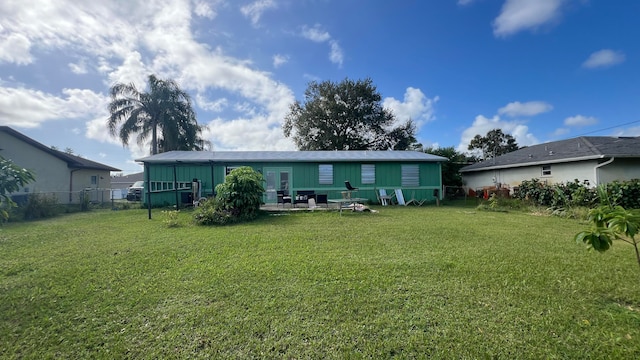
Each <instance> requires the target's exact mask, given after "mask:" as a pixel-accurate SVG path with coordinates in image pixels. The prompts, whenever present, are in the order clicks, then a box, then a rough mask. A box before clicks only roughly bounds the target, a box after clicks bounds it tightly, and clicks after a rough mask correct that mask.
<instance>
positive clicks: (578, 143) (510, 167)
mask: <svg viewBox="0 0 640 360" xmlns="http://www.w3.org/2000/svg"><path fill="white" fill-rule="evenodd" d="M460 173H461V174H462V180H463V183H464V184H465V186H466V188H467V189H468V191H470V192H477V191H478V189H488V188H493V187H495V188H498V189H499V188H508V189H513V188H514V187H516V186H518V185H520V183H521V182H522V181H523V180H531V179H534V178H536V179H539V180H540V181H542V182H546V183H547V184H554V183H567V182H573V181H575V180H576V179H577V180H578V181H580V182H582V183H584V184H588V185H589V186H597V185H599V184H606V183H609V182H612V181H614V180H620V181H624V180H631V179H637V178H640V137H610V136H581V137H578V138H573V139H568V140H560V141H553V142H548V143H544V144H539V145H534V146H529V147H525V148H522V149H519V150H516V151H513V152H510V153H507V154H504V155H501V156H497V157H495V158H492V159H488V160H485V161H482V162H479V163H475V164H473V165H469V166H465V167H464V168H462V169H460Z"/></svg>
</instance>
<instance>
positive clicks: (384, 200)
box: [376, 189, 395, 206]
mask: <svg viewBox="0 0 640 360" xmlns="http://www.w3.org/2000/svg"><path fill="white" fill-rule="evenodd" d="M376 195H377V196H378V200H379V201H380V204H382V206H387V205H391V204H392V203H393V197H394V196H395V194H393V195H387V190H385V189H378V192H377V193H376Z"/></svg>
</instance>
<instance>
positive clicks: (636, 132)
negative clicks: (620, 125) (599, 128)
mask: <svg viewBox="0 0 640 360" xmlns="http://www.w3.org/2000/svg"><path fill="white" fill-rule="evenodd" d="M611 135H612V136H640V126H635V127H630V128H627V129H624V130H619V131H616V132H615V133H613V134H611Z"/></svg>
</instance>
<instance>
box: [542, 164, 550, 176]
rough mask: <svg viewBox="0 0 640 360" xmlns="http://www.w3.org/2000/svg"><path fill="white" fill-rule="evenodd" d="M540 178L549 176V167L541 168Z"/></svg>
mask: <svg viewBox="0 0 640 360" xmlns="http://www.w3.org/2000/svg"><path fill="white" fill-rule="evenodd" d="M542 176H551V165H543V166H542Z"/></svg>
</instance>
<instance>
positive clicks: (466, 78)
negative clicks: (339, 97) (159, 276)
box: [0, 0, 640, 173]
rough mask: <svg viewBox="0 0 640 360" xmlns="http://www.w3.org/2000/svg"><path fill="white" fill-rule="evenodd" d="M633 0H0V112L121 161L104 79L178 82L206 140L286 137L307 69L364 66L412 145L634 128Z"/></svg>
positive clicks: (16, 123)
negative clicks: (413, 138) (412, 127)
mask: <svg viewBox="0 0 640 360" xmlns="http://www.w3.org/2000/svg"><path fill="white" fill-rule="evenodd" d="M639 15H640V2H639V1H636V0H616V1H606V0H432V1H426V0H424V1H420V0H398V1H378V0H370V1H364V0H360V1H356V0H246V1H241V0H233V1H232V0H208V1H207V0H145V1H135V0H131V1H115V0H114V1H77V0H57V1H49V0H30V1H28V2H24V1H17V0H16V1H13V0H9V1H2V2H0V125H7V126H11V127H12V128H14V129H15V130H17V131H20V132H22V133H24V134H25V135H27V136H30V137H32V138H33V139H35V140H37V141H39V142H41V143H43V144H45V145H49V146H56V147H58V148H60V149H65V148H71V149H73V150H74V151H75V153H76V154H79V155H81V156H84V157H86V158H89V159H91V160H94V161H99V162H102V163H105V164H107V165H111V166H114V167H117V168H120V169H122V170H123V171H124V172H125V173H131V172H137V171H140V170H141V167H140V166H139V165H138V164H136V163H135V162H134V161H133V159H136V158H139V157H142V156H144V155H146V154H147V150H148V146H142V147H140V146H138V145H137V144H135V141H134V140H132V143H131V144H130V146H129V147H128V148H123V146H122V144H121V143H120V142H119V141H118V139H115V138H112V137H110V136H109V134H108V132H107V130H106V119H107V117H108V113H107V104H108V102H109V98H108V89H109V86H110V85H112V84H113V83H115V82H126V83H131V82H133V83H135V84H137V85H138V86H140V87H141V88H144V84H145V81H146V78H147V76H148V75H149V74H156V75H157V76H159V77H161V78H172V79H174V80H176V81H177V82H178V83H179V84H180V86H181V87H182V88H183V89H185V90H187V91H188V92H189V93H190V94H191V96H192V98H193V100H194V106H195V109H196V111H197V114H198V121H199V122H200V123H201V124H204V125H208V130H207V131H206V133H205V136H206V137H207V138H208V139H209V140H211V141H212V143H213V149H214V150H294V146H293V144H292V142H291V141H290V140H289V139H286V138H284V136H283V134H282V129H281V124H282V122H283V119H284V116H285V115H286V113H287V111H288V107H289V105H290V104H291V103H292V102H293V101H294V100H296V99H298V100H302V99H303V95H304V91H305V89H306V88H307V84H308V83H309V81H312V80H316V81H324V80H332V81H340V80H343V79H345V78H347V77H348V78H351V79H363V78H365V77H370V78H371V79H372V80H373V82H374V84H375V85H376V86H377V88H378V91H379V92H380V93H381V95H382V97H383V99H384V100H383V104H384V105H385V106H386V107H387V108H389V109H391V110H392V111H393V112H394V113H395V115H396V117H397V120H398V121H399V122H403V121H404V120H406V119H407V118H412V119H413V120H414V121H416V123H417V125H418V134H417V135H418V136H417V137H418V140H419V141H420V142H421V143H422V144H424V145H425V146H442V147H445V146H454V147H456V148H457V149H458V150H460V151H463V150H466V146H467V145H468V143H469V141H470V139H471V138H473V136H475V135H476V134H481V135H484V134H486V133H487V131H489V130H491V129H493V128H501V129H502V130H503V131H504V132H506V133H509V134H512V135H513V136H514V137H515V138H516V140H517V142H518V144H519V145H533V144H537V143H542V142H547V141H553V140H559V139H566V138H570V137H575V136H580V135H584V134H591V135H625V136H640V114H639V109H640V108H639V107H638V100H639V95H640V86H639V85H638V84H640V66H639V59H640V46H638V39H639V38H640V26H638V22H637V18H638V16H639Z"/></svg>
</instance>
